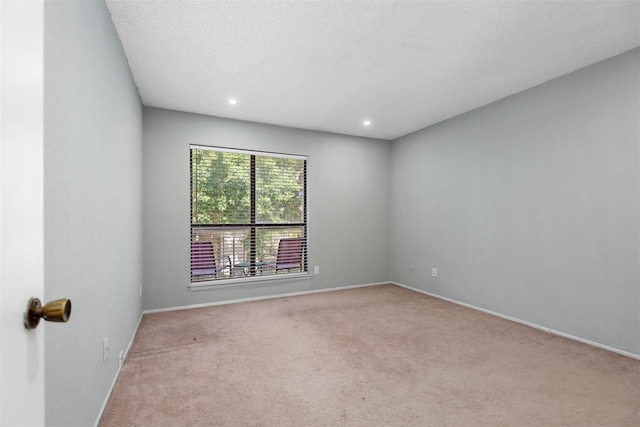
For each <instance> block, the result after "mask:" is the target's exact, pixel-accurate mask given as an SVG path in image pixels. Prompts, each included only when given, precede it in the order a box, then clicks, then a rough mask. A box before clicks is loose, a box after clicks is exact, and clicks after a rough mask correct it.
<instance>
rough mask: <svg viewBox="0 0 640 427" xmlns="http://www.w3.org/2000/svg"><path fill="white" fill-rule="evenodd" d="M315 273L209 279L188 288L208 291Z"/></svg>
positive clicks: (289, 278)
mask: <svg viewBox="0 0 640 427" xmlns="http://www.w3.org/2000/svg"><path fill="white" fill-rule="evenodd" d="M311 276H313V274H311V273H289V274H281V275H277V274H274V275H269V276H255V277H247V278H246V279H223V280H209V281H206V282H197V283H190V284H189V286H188V288H189V290H191V291H192V292H195V291H206V290H209V289H219V288H229V287H236V286H245V285H252V284H254V283H261V282H284V281H291V280H309V279H311Z"/></svg>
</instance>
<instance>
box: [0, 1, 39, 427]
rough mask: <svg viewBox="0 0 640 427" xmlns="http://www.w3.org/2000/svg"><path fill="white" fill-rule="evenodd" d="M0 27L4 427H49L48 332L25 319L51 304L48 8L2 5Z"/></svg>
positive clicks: (0, 419)
mask: <svg viewBox="0 0 640 427" xmlns="http://www.w3.org/2000/svg"><path fill="white" fill-rule="evenodd" d="M0 28H1V30H0V34H1V35H0V43H1V44H2V49H1V52H2V55H1V65H0V67H1V69H2V83H1V89H0V90H1V92H0V98H1V100H2V101H1V107H2V109H1V121H0V135H1V145H0V309H1V311H0V313H1V320H0V380H1V382H2V387H1V388H0V425H2V426H21V425H44V326H43V325H42V323H43V322H41V324H40V326H39V327H38V328H36V329H34V330H27V329H26V328H25V327H24V325H23V318H22V316H23V312H24V308H25V306H26V304H27V300H28V299H29V298H30V297H32V296H35V297H38V298H40V299H42V298H43V297H44V280H43V269H44V267H43V266H44V264H43V250H44V237H43V236H44V230H43V220H44V212H43V174H44V171H43V104H44V99H43V84H44V72H43V63H44V46H43V45H44V40H43V35H44V3H43V1H42V0H38V1H24V2H21V1H4V0H3V1H1V2H0Z"/></svg>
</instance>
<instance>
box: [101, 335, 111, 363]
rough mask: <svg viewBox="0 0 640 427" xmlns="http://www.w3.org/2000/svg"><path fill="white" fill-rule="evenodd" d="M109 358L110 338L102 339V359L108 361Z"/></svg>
mask: <svg viewBox="0 0 640 427" xmlns="http://www.w3.org/2000/svg"><path fill="white" fill-rule="evenodd" d="M107 360H109V338H105V339H103V340H102V361H103V362H106V361H107Z"/></svg>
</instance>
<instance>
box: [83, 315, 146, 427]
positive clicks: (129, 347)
mask: <svg viewBox="0 0 640 427" xmlns="http://www.w3.org/2000/svg"><path fill="white" fill-rule="evenodd" d="M143 316H144V312H142V313H140V318H139V319H138V324H137V325H136V328H135V330H134V331H133V335H131V339H130V340H129V345H127V349H126V350H125V352H124V360H125V361H126V360H127V356H128V355H129V350H131V346H132V345H133V340H134V339H135V338H136V334H137V333H138V328H140V323H142V317H143ZM122 366H124V363H123V364H122ZM121 370H122V367H121V366H120V363H119V362H118V370H117V371H116V375H115V376H114V377H113V381H112V382H111V386H110V387H109V391H108V392H107V396H106V397H105V399H104V402H103V403H102V407H101V408H100V411H99V412H98V418H97V419H96V422H95V423H94V424H93V425H94V427H98V425H99V424H100V420H101V419H102V416H103V415H104V410H105V409H106V408H107V403H109V399H110V398H111V393H112V392H113V388H114V387H115V386H116V382H117V381H118V377H119V376H120V371H121Z"/></svg>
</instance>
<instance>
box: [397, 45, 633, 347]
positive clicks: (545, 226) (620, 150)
mask: <svg viewBox="0 0 640 427" xmlns="http://www.w3.org/2000/svg"><path fill="white" fill-rule="evenodd" d="M639 59H640V50H638V49H635V50H633V51H630V52H627V53H625V54H622V55H619V56H617V57H614V58H612V59H610V60H607V61H604V62H601V63H598V64H595V65H593V66H590V67H587V68H584V69H581V70H579V71H576V72H574V73H571V74H569V75H566V76H563V77H561V78H558V79H555V80H552V81H550V82H547V83H545V84H543V85H540V86H538V87H535V88H533V89H530V90H527V91H524V92H521V93H519V94H516V95H514V96H511V97H508V98H506V99H503V100H501V101H498V102H495V103H493V104H490V105H487V106H485V107H483V108H480V109H478V110H475V111H472V112H469V113H467V114H464V115H461V116H458V117H456V118H453V119H451V120H448V121H445V122H443V123H440V124H437V125H434V126H431V127H429V128H427V129H424V130H422V131H419V132H417V133H415V134H412V135H409V136H406V137H404V138H401V139H399V140H397V141H394V142H393V145H392V150H391V152H392V154H391V206H392V236H393V246H392V254H393V272H392V277H393V280H394V281H396V282H399V283H403V284H407V285H410V286H414V287H416V288H420V289H422V290H426V291H429V292H432V293H435V294H438V295H441V296H445V297H448V298H452V299H455V300H458V301H461V302H465V303H468V304H472V305H475V306H478V307H482V308H485V309H489V310H493V311H496V312H499V313H502V314H505V315H509V316H513V317H516V318H518V319H521V320H525V321H529V322H533V323H535V324H538V325H541V326H545V327H549V328H552V329H555V330H558V331H562V332H565V333H569V334H572V335H575V336H578V337H582V338H584V339H588V340H592V341H595V342H598V343H601V344H604V345H608V346H611V347H615V348H618V349H621V350H624V351H628V352H632V353H635V354H638V353H640V341H639V340H640V329H639V328H640V318H639V311H640V310H639V308H640V298H639V293H640V278H639V271H640V268H639V267H640V266H639V259H640V254H639V240H638V230H639V222H640V208H639V205H640V203H639V185H638V184H639V182H640V181H639V172H638V170H639V142H640V130H639V118H640V110H639V99H640V66H639V63H640V61H639ZM478 84H482V82H478ZM409 264H413V265H415V266H416V268H415V270H414V271H409V269H408V265H409ZM432 267H437V268H438V277H437V278H432V277H431V268H432Z"/></svg>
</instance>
